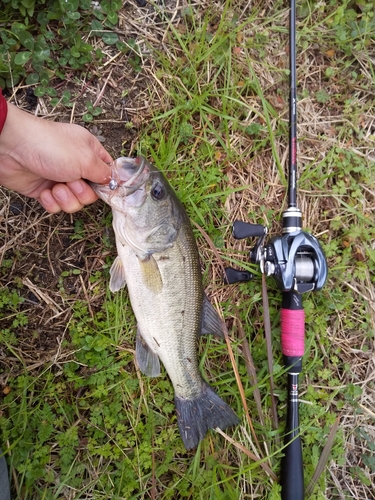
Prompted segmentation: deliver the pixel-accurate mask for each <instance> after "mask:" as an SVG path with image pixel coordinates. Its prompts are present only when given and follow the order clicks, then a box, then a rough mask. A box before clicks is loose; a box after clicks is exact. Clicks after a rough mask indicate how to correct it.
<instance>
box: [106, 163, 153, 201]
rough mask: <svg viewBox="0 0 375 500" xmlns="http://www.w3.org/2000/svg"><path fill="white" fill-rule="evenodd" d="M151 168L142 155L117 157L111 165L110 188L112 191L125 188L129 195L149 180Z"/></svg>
mask: <svg viewBox="0 0 375 500" xmlns="http://www.w3.org/2000/svg"><path fill="white" fill-rule="evenodd" d="M149 175H150V168H149V166H148V164H147V161H146V160H145V158H143V157H142V156H138V157H137V158H127V157H125V156H123V157H120V158H117V160H115V161H114V162H113V163H112V165H111V180H110V182H109V188H110V189H111V191H114V190H116V189H118V188H119V187H121V188H125V195H126V196H129V195H131V194H132V193H134V192H135V191H137V190H138V189H140V187H141V186H142V185H143V184H144V183H145V182H146V181H147V179H148V177H149Z"/></svg>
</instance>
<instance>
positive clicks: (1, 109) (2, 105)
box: [0, 88, 8, 134]
mask: <svg viewBox="0 0 375 500" xmlns="http://www.w3.org/2000/svg"><path fill="white" fill-rule="evenodd" d="M7 115H8V103H7V102H6V100H5V97H4V96H3V92H2V90H1V88H0V134H1V131H2V130H3V127H4V124H5V120H6V119H7Z"/></svg>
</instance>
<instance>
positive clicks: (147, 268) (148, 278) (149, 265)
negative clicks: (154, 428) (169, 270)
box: [139, 255, 163, 293]
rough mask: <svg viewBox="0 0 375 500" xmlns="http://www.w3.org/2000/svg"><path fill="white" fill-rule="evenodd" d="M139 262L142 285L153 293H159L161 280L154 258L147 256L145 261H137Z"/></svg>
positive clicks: (161, 286) (161, 285) (161, 284)
mask: <svg viewBox="0 0 375 500" xmlns="http://www.w3.org/2000/svg"><path fill="white" fill-rule="evenodd" d="M139 262H140V268H141V272H142V278H143V283H144V285H145V286H146V287H147V288H148V289H149V290H150V291H151V292H153V293H159V292H161V289H162V288H163V280H162V277H161V274H160V271H159V267H158V263H157V262H156V260H155V259H154V257H153V256H152V255H151V256H147V257H146V258H145V259H139Z"/></svg>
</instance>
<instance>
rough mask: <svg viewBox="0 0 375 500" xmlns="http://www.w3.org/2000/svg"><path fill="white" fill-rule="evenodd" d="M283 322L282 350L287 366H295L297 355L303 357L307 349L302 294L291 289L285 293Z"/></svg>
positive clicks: (281, 321)
mask: <svg viewBox="0 0 375 500" xmlns="http://www.w3.org/2000/svg"><path fill="white" fill-rule="evenodd" d="M280 323H281V352H282V353H283V355H284V364H285V366H286V367H288V368H289V367H291V366H292V365H293V366H294V363H295V359H290V360H289V358H295V357H301V358H302V356H303V354H304V351H305V311H304V310H303V305H302V296H301V295H300V294H299V293H297V292H295V291H294V290H291V291H290V292H284V293H283V301H282V309H281V315H280Z"/></svg>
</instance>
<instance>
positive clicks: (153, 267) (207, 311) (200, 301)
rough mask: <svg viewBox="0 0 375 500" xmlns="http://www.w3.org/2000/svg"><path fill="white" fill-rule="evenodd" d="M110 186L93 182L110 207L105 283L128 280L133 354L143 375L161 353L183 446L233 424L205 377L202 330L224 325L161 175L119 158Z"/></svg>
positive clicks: (154, 370)
mask: <svg viewBox="0 0 375 500" xmlns="http://www.w3.org/2000/svg"><path fill="white" fill-rule="evenodd" d="M112 180H114V182H112V181H111V186H108V185H105V186H102V185H98V184H92V187H93V188H94V190H95V191H96V193H97V194H98V195H99V196H100V197H101V198H102V199H103V200H104V201H106V202H107V203H108V204H109V205H110V206H111V207H112V212H113V228H114V231H115V235H116V246H117V251H118V257H117V258H116V260H115V262H114V264H113V266H112V268H111V281H110V289H111V290H112V291H117V290H119V289H120V288H121V287H122V286H124V285H125V283H126V284H127V286H128V292H129V298H130V302H131V305H132V308H133V311H134V314H135V317H136V319H137V338H136V357H137V361H138V365H139V367H140V369H141V370H142V371H143V373H145V374H146V375H149V376H156V375H158V374H159V373H160V365H159V359H160V360H161V361H162V363H163V364H164V367H165V369H166V371H167V373H168V375H169V377H170V379H171V381H172V384H173V387H174V392H175V404H176V409H177V418H178V425H179V430H180V434H181V437H182V439H183V442H184V444H185V446H186V448H187V449H190V448H194V447H196V446H197V445H198V443H199V441H200V440H201V439H203V437H204V436H205V434H206V432H207V431H208V429H210V428H215V427H219V428H221V429H225V428H226V427H228V426H231V425H235V424H237V423H238V418H237V416H236V414H235V413H234V412H233V410H232V409H231V408H230V407H229V406H228V405H227V404H226V403H225V402H224V401H223V400H222V399H221V398H220V397H219V396H218V395H217V394H216V393H215V392H214V391H213V389H212V388H211V387H210V386H209V385H208V384H207V383H206V382H205V381H204V380H203V378H202V376H201V374H200V371H199V366H198V359H197V338H198V336H199V335H200V334H204V333H214V334H218V335H221V336H222V335H223V330H224V329H225V325H224V324H223V323H222V321H221V320H220V318H219V316H218V315H217V313H216V311H215V310H214V308H213V307H212V306H211V305H210V303H209V302H208V299H207V298H206V296H205V294H204V291H203V286H202V277H201V270H200V262H199V255H198V250H197V246H196V242H195V239H194V235H193V231H192V228H191V225H190V221H189V219H188V217H187V214H186V212H185V210H184V208H183V206H182V204H181V203H180V202H179V200H178V198H177V197H176V195H175V193H174V191H173V190H172V188H171V187H170V186H169V184H168V182H167V181H166V179H165V178H164V176H163V175H162V174H161V173H160V172H159V171H158V169H156V167H154V166H153V165H151V164H149V163H147V162H146V161H145V160H144V159H143V158H137V159H130V158H119V159H118V160H116V161H115V162H114V164H113V175H112Z"/></svg>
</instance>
